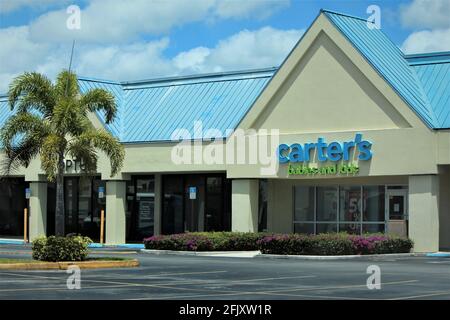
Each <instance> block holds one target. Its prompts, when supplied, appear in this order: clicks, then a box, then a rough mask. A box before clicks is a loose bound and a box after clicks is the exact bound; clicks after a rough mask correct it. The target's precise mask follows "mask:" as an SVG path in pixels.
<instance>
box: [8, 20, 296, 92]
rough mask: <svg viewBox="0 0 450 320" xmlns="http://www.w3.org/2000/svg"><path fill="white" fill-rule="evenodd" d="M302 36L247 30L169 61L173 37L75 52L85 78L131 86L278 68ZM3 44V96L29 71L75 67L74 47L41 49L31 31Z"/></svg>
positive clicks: (23, 31)
mask: <svg viewBox="0 0 450 320" xmlns="http://www.w3.org/2000/svg"><path fill="white" fill-rule="evenodd" d="M12 33H14V34H12ZM302 33H303V30H279V29H274V28H271V27H264V28H261V29H259V30H254V31H249V30H243V31H241V32H238V33H237V34H235V35H232V36H230V37H228V38H226V39H223V40H222V41H219V42H218V43H217V45H216V46H215V47H212V48H207V47H196V48H193V49H191V50H188V51H185V52H181V53H179V54H178V55H177V56H175V57H174V58H167V57H166V56H165V55H164V51H165V49H167V48H168V46H169V44H170V41H169V38H168V37H163V38H161V39H159V40H154V41H136V42H133V43H130V44H120V45H99V44H83V45H77V46H76V47H75V55H74V64H73V68H74V71H75V72H77V74H79V75H82V76H89V77H95V78H104V79H110V80H120V81H126V80H139V79H148V78H154V77H161V76H171V75H185V74H192V73H202V72H215V71H229V70H240V69H250V68H260V67H271V66H278V65H279V64H280V63H281V62H282V61H283V59H284V58H285V57H286V56H287V54H288V53H289V51H290V50H291V49H292V47H293V46H294V45H295V43H296V42H297V41H298V39H299V38H300V36H301V34H302ZM0 42H1V43H2V47H1V50H0V59H1V60H0V61H14V63H8V64H1V65H0V93H2V92H5V91H6V90H7V85H8V83H9V82H10V81H11V80H12V78H13V77H14V76H16V75H18V74H20V73H22V72H23V71H25V70H36V71H38V72H42V73H44V74H46V75H47V76H49V77H50V78H54V77H55V75H56V74H57V73H58V72H59V71H61V69H62V68H67V66H68V63H69V55H70V48H71V46H70V43H66V44H36V43H35V42H33V41H32V40H30V37H29V33H28V29H27V27H20V28H12V29H11V30H8V31H5V30H0ZM11 59H15V60H11Z"/></svg>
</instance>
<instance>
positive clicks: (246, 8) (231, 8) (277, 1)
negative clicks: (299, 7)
mask: <svg viewBox="0 0 450 320" xmlns="http://www.w3.org/2000/svg"><path fill="white" fill-rule="evenodd" d="M288 5H289V1H288V0H246V1H241V0H227V1H223V0H222V1H218V2H217V4H216V8H215V14H216V15H217V16H218V17H220V18H247V17H249V16H253V17H258V18H260V19H264V18H266V17H268V16H270V15H272V14H273V13H274V12H275V11H277V10H279V9H283V8H285V7H287V6H288Z"/></svg>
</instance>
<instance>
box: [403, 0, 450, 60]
mask: <svg viewBox="0 0 450 320" xmlns="http://www.w3.org/2000/svg"><path fill="white" fill-rule="evenodd" d="M449 13H450V0H414V1H412V2H411V3H409V4H406V5H401V6H400V18H401V22H402V25H403V26H404V27H406V28H411V29H414V30H415V31H414V32H413V33H411V34H410V35H409V36H408V37H407V38H406V40H405V41H404V42H403V44H402V49H403V51H404V52H405V53H424V52H436V51H449V50H450V18H449Z"/></svg>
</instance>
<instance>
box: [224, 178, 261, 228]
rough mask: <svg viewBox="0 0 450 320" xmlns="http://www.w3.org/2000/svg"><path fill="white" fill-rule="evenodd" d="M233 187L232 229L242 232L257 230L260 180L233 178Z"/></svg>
mask: <svg viewBox="0 0 450 320" xmlns="http://www.w3.org/2000/svg"><path fill="white" fill-rule="evenodd" d="M231 189H232V195H231V229H232V230H233V231H240V232H257V231H258V193H259V181H258V180H256V179H238V180H233V181H232V188H231Z"/></svg>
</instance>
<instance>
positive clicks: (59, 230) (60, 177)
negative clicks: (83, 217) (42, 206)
mask: <svg viewBox="0 0 450 320" xmlns="http://www.w3.org/2000/svg"><path fill="white" fill-rule="evenodd" d="M64 218H65V212H64V153H60V155H59V163H58V174H57V175H56V210H55V234H56V235H57V236H65V232H64V227H65V219H64Z"/></svg>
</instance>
